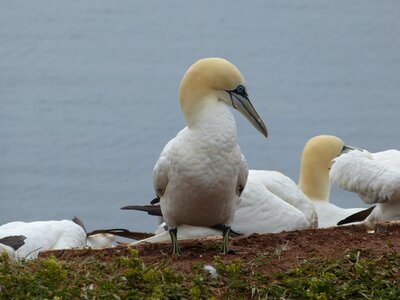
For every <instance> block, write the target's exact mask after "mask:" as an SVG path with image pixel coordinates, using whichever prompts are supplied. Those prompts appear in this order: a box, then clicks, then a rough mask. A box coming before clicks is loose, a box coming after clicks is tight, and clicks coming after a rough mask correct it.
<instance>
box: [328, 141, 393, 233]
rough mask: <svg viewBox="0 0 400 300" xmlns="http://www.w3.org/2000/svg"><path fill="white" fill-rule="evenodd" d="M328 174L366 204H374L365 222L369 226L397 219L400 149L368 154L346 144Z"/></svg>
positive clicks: (372, 226) (370, 227)
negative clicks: (347, 146) (346, 146)
mask: <svg viewBox="0 0 400 300" xmlns="http://www.w3.org/2000/svg"><path fill="white" fill-rule="evenodd" d="M330 176H331V178H332V179H333V180H334V181H335V182H336V183H337V184H338V185H339V186H340V187H341V188H343V189H344V190H347V191H351V192H354V193H357V194H358V195H359V197H360V198H361V199H362V200H363V201H364V202H365V203H367V204H374V203H376V206H375V208H373V210H372V212H371V213H370V214H369V216H368V217H367V218H366V219H365V221H364V224H365V225H366V226H367V227H368V228H369V229H374V228H375V223H376V222H382V221H392V220H400V151H398V150H387V151H382V152H377V153H370V152H368V151H367V150H361V149H352V148H350V147H349V148H347V149H345V151H343V153H342V154H341V155H340V156H339V157H337V158H336V159H335V160H334V163H333V165H332V168H331V171H330Z"/></svg>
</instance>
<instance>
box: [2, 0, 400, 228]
mask: <svg viewBox="0 0 400 300" xmlns="http://www.w3.org/2000/svg"><path fill="white" fill-rule="evenodd" d="M399 11H400V2H399V1H394V0H393V1H344V0H339V1H304V0H299V1H285V0H284V1H282V0H276V1H247V2H244V1H238V0H237V1H236V0H234V1H197V2H194V1H177V0H174V1H106V0H100V1H54V0H44V1H27V0H20V1H2V2H1V4H0V41H1V43H0V224H2V223H6V222H10V221H14V220H23V221H34V220H51V219H70V218H72V217H73V216H74V215H77V216H80V217H81V218H82V219H83V221H84V222H85V223H86V226H87V227H88V228H89V229H97V228H110V227H125V228H130V229H134V230H143V231H151V230H153V229H154V228H155V224H156V221H155V220H154V219H153V218H152V217H150V216H147V215H145V214H144V213H140V212H130V211H121V210H120V209H119V208H120V207H121V206H124V205H128V204H133V203H138V204H140V203H141V204H145V203H148V202H149V201H150V200H151V199H152V198H153V196H154V191H153V185H152V169H153V166H154V163H155V162H156V160H157V159H158V156H159V153H160V152H161V150H162V148H163V147H164V145H165V144H166V142H167V141H169V140H170V139H171V138H172V137H174V136H175V134H176V133H177V132H178V131H179V130H180V129H181V128H183V127H184V126H185V124H184V120H183V117H182V114H181V111H180V109H179V102H178V87H179V83H180V80H181V78H182V75H183V74H184V72H185V71H186V69H187V68H188V67H189V66H190V65H191V64H192V63H193V62H195V61H196V60H197V59H199V58H202V57H209V56H218V57H224V58H227V59H228V60H230V61H231V62H233V63H234V64H236V65H237V67H238V68H239V69H240V70H241V71H242V73H243V74H244V75H245V77H246V79H247V82H248V89H249V93H250V98H251V99H252V102H253V104H254V106H255V107H256V109H257V111H258V112H259V114H260V115H261V116H262V118H263V119H264V121H265V122H266V124H267V126H268V129H269V133H270V137H269V139H267V140H266V139H265V138H263V137H262V136H261V134H259V133H258V132H257V131H256V130H255V129H254V128H253V127H252V126H251V125H250V124H249V123H248V122H247V121H246V120H245V119H244V118H243V117H242V116H240V115H239V114H238V113H236V112H235V116H236V117H237V118H236V119H237V124H238V138H239V142H240V145H241V149H242V151H243V153H244V154H245V156H246V158H247V160H248V164H249V166H250V168H253V169H270V170H272V169H274V170H280V171H282V172H284V173H285V174H287V175H288V176H290V177H291V178H292V179H293V180H295V181H296V182H297V180H298V176H299V167H300V154H301V151H302V148H303V145H304V143H305V142H306V141H307V140H308V139H309V138H310V137H312V136H314V135H318V134H334V135H337V136H339V137H341V138H342V139H343V140H344V141H345V142H347V143H348V144H350V145H355V146H359V147H364V148H367V149H369V150H370V151H379V150H384V149H389V148H397V149H400V140H399V136H400V125H399V109H400V38H399V37H400V18H399ZM331 201H332V202H334V203H336V204H338V205H341V206H343V207H355V206H364V205H363V204H362V202H361V200H360V199H359V198H358V197H357V196H356V195H353V194H350V193H346V192H343V191H340V190H339V189H338V188H335V189H334V190H333V191H332V194H331Z"/></svg>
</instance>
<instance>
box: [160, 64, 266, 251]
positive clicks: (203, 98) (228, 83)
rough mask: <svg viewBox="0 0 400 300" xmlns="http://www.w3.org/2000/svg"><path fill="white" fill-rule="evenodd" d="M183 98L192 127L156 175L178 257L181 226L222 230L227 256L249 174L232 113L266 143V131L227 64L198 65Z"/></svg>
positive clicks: (165, 154) (167, 152)
mask: <svg viewBox="0 0 400 300" xmlns="http://www.w3.org/2000/svg"><path fill="white" fill-rule="evenodd" d="M179 97H180V104H181V109H182V112H183V115H184V117H185V120H186V123H187V127H185V128H184V129H183V130H181V131H180V132H179V133H178V134H177V136H176V137H175V138H173V139H172V140H171V141H169V142H168V143H167V145H166V146H165V148H164V150H163V151H162V152H161V155H160V158H159V159H158V161H157V163H156V165H155V167H154V170H153V181H154V188H155V191H156V194H157V196H158V197H159V198H160V205H161V210H162V214H163V217H164V220H165V222H166V224H167V226H168V228H169V233H170V236H171V241H172V245H173V253H174V254H179V253H180V250H179V247H178V243H177V229H178V226H180V225H182V224H186V225H192V226H207V227H208V226H213V225H218V224H220V225H222V226H223V227H224V230H223V246H222V252H223V253H226V252H227V251H228V237H229V231H230V225H231V223H232V221H233V218H234V214H235V210H236V205H237V203H238V201H239V196H240V194H241V192H242V190H243V189H244V187H245V185H246V180H247V174H248V169H247V164H246V161H245V159H244V157H243V155H242V154H241V152H240V148H239V145H238V143H237V138H236V123H235V119H234V117H233V114H232V112H231V111H230V109H229V107H233V108H235V109H236V110H238V111H239V112H240V113H242V114H243V115H244V116H245V117H246V118H247V119H248V120H249V121H250V123H251V124H252V125H253V126H254V127H255V128H256V129H258V130H259V131H260V132H261V133H262V134H263V135H264V136H265V137H267V135H268V134H267V128H266V126H265V125H264V123H263V121H262V120H261V118H260V117H259V115H258V114H257V112H256V110H255V109H254V107H253V105H252V104H251V102H250V100H249V98H248V95H247V89H246V84H245V80H244V78H243V76H242V74H241V73H240V71H239V70H238V69H237V68H236V67H235V66H234V65H233V64H231V63H230V62H228V61H227V60H225V59H221V58H205V59H201V60H199V61H197V62H196V63H195V64H193V65H192V66H191V67H190V68H189V69H188V70H187V72H186V73H185V75H184V77H183V79H182V82H181V85H180V90H179Z"/></svg>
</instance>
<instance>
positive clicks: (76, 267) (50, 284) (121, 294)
mask: <svg viewBox="0 0 400 300" xmlns="http://www.w3.org/2000/svg"><path fill="white" fill-rule="evenodd" d="M278 256H279V257H280V259H281V260H283V259H284V258H282V257H281V256H280V255H278ZM276 257H277V253H275V252H273V253H260V254H259V255H257V256H256V257H253V258H252V259H248V260H243V259H236V260H229V259H230V258H229V257H228V258H226V257H221V256H216V257H214V259H213V261H212V262H211V263H210V262H208V263H207V264H212V265H213V266H214V267H215V269H216V270H217V273H218V276H214V277H213V276H210V274H209V273H208V272H207V271H205V270H204V262H201V261H199V262H197V263H196V264H194V266H193V268H192V272H189V273H187V272H186V273H183V272H178V271H177V270H176V269H174V263H173V261H174V260H170V259H168V258H166V257H164V258H163V259H162V261H160V262H158V263H157V265H146V264H144V262H143V261H142V259H141V258H140V256H139V254H138V252H137V251H136V250H133V249H131V250H130V251H129V253H128V254H127V255H126V256H121V257H114V258H111V259H107V260H105V261H104V260H101V259H98V257H97V258H96V257H88V258H83V259H73V260H70V261H61V260H57V259H55V258H54V257H50V258H47V259H37V260H30V261H24V260H22V261H12V260H10V259H9V258H8V257H7V256H5V255H3V256H0V299H249V298H252V299H261V298H262V299H264V298H268V299H321V300H323V299H332V298H334V299H398V298H399V295H400V285H399V283H400V282H399V281H400V280H399V275H400V257H399V255H398V254H397V253H388V254H385V255H382V256H381V257H378V258H373V255H371V253H368V252H362V251H356V252H349V253H344V254H343V255H342V256H341V257H340V258H338V259H329V260H328V259H323V258H313V259H309V260H307V261H303V262H302V263H299V264H298V265H297V266H296V267H294V268H291V269H289V270H287V271H285V272H281V273H278V274H275V275H274V276H272V278H271V274H265V273H263V270H265V266H268V265H269V263H270V262H271V260H273V259H276Z"/></svg>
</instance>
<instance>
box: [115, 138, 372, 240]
mask: <svg viewBox="0 0 400 300" xmlns="http://www.w3.org/2000/svg"><path fill="white" fill-rule="evenodd" d="M345 147H346V146H345V145H344V143H343V141H342V140H341V139H339V138H338V137H335V136H329V135H320V136H316V137H313V138H311V139H310V140H309V141H308V142H307V143H306V144H305V146H304V149H303V153H302V166H301V171H300V182H299V185H296V183H295V182H294V181H293V180H291V179H290V178H289V177H287V176H285V175H284V174H282V173H280V172H277V171H264V170H249V175H248V179H247V183H246V187H245V188H244V191H243V193H242V195H241V197H240V198H241V200H240V202H239V204H238V206H237V210H236V213H235V218H234V221H233V223H232V230H233V231H235V232H237V233H239V234H243V235H249V234H252V233H274V232H281V231H288V230H298V229H305V228H315V227H317V223H318V227H330V226H335V225H336V224H337V223H338V221H340V220H342V219H343V218H346V217H348V216H350V215H352V214H353V213H356V212H360V211H363V210H364V208H349V209H345V208H341V207H338V206H336V205H334V204H332V203H330V202H329V194H330V187H331V184H330V181H329V168H330V166H331V163H332V160H333V159H334V158H336V157H337V155H338V154H340V152H341V150H342V149H343V148H345ZM151 203H152V204H153V205H145V206H141V205H130V206H126V207H123V208H122V209H135V210H142V211H146V212H148V213H149V214H150V215H155V216H162V213H161V210H160V209H159V207H158V206H157V205H154V204H157V201H156V199H154V200H153V201H152V202H151ZM166 231H167V226H165V223H162V224H160V225H159V227H158V228H157V230H156V232H155V234H156V236H154V237H150V238H148V239H144V240H143V241H144V242H160V241H164V240H166V239H167V235H166V234H165V232H166ZM179 231H180V232H182V234H181V235H179V236H178V239H186V238H195V237H203V236H210V235H216V234H217V233H218V230H216V229H213V228H206V227H193V226H185V227H182V229H181V227H179ZM140 242H141V241H138V242H137V243H140Z"/></svg>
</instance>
